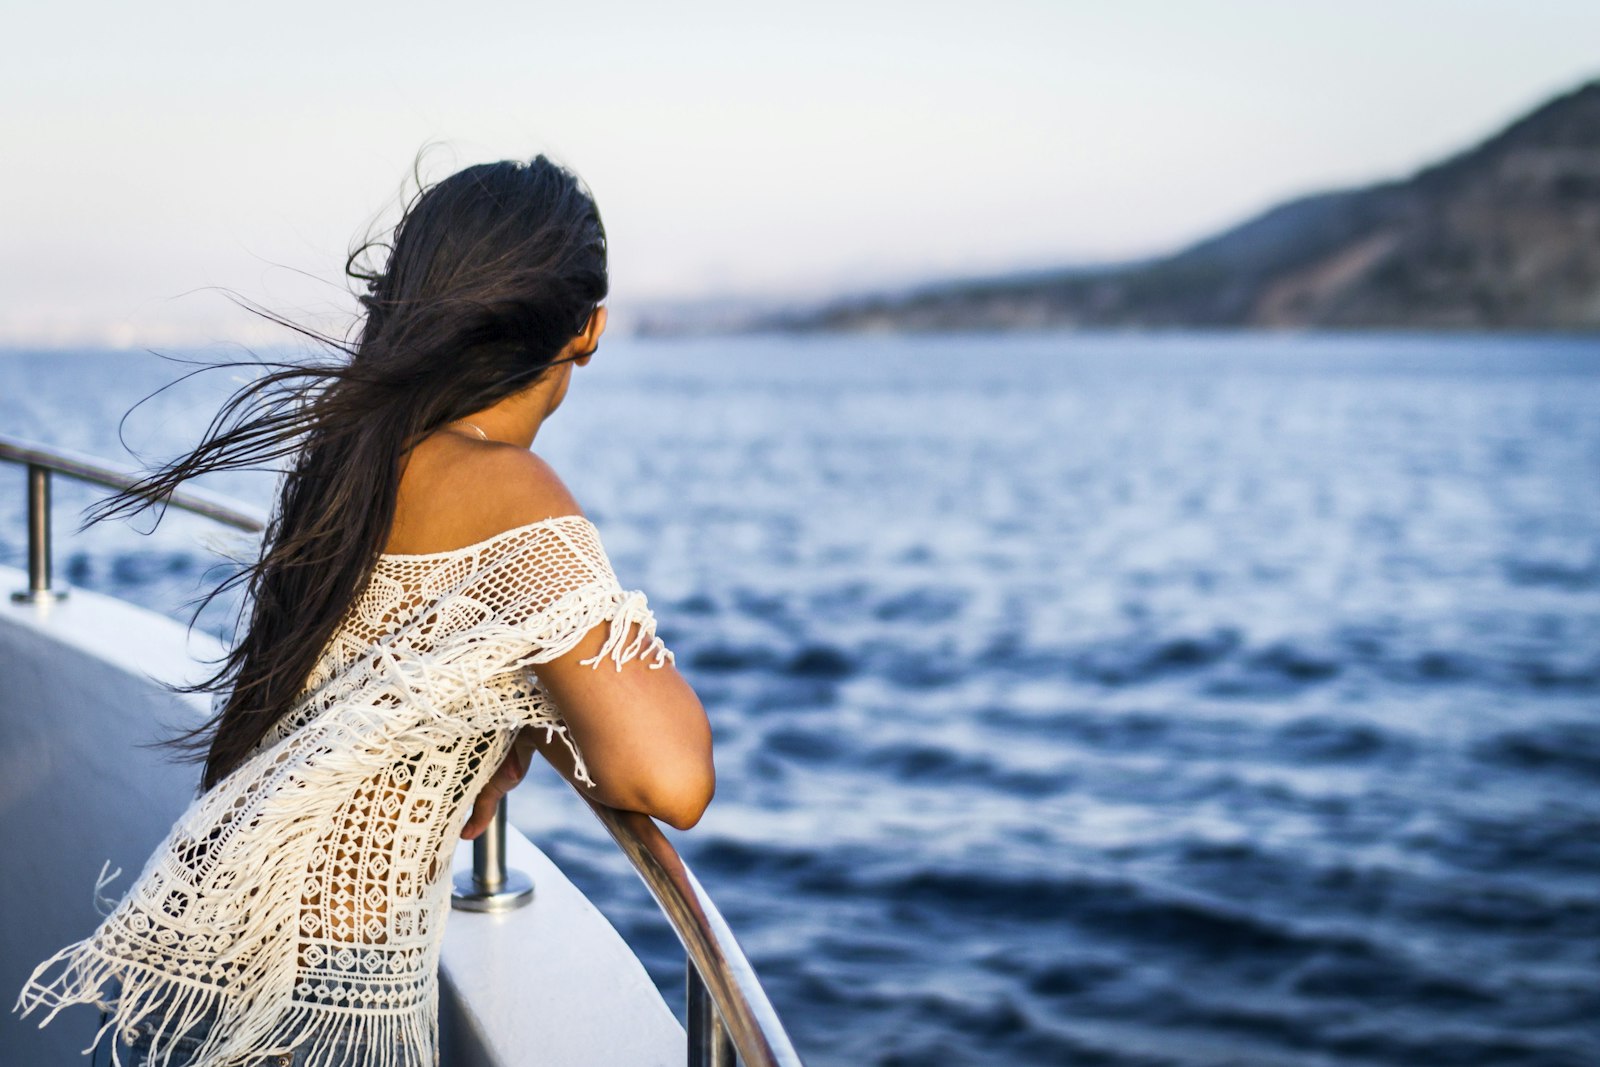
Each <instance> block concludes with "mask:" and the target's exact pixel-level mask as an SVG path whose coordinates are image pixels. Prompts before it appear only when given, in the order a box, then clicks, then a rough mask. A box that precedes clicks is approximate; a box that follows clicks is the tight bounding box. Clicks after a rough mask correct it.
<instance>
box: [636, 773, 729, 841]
mask: <svg viewBox="0 0 1600 1067" xmlns="http://www.w3.org/2000/svg"><path fill="white" fill-rule="evenodd" d="M716 792H717V775H716V770H715V769H714V768H713V767H712V766H711V764H710V763H709V762H707V763H706V765H705V766H704V767H703V768H701V769H698V770H697V771H696V772H695V773H693V774H685V775H681V776H678V777H676V778H675V779H674V780H673V781H672V782H670V783H662V784H660V785H658V786H657V788H656V789H655V790H654V795H653V796H652V797H651V802H650V804H649V814H650V815H652V816H654V817H655V818H657V819H660V820H661V821H662V822H664V823H666V824H667V825H668V826H670V827H672V828H673V829H674V830H687V829H689V828H690V827H692V826H694V824H695V823H697V822H699V821H700V817H701V816H702V815H704V814H705V811H706V808H708V807H710V806H711V798H712V797H713V796H715V795H716Z"/></svg>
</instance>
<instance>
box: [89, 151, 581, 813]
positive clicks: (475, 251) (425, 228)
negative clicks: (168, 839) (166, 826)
mask: <svg viewBox="0 0 1600 1067" xmlns="http://www.w3.org/2000/svg"><path fill="white" fill-rule="evenodd" d="M381 247H382V246H381V245H379V244H378V242H375V241H371V240H369V241H367V242H365V243H363V244H362V245H361V246H360V247H358V248H357V249H355V250H354V251H352V252H351V254H350V258H349V260H347V262H346V264H345V270H346V272H347V273H348V274H349V275H350V276H351V277H353V278H356V279H359V280H361V281H363V282H365V283H366V288H367V290H368V291H367V294H366V295H364V296H362V297H361V298H360V300H361V304H362V306H363V307H364V309H365V317H364V320H363V321H361V323H360V326H359V329H358V330H355V331H353V333H354V336H355V340H354V341H350V342H346V341H339V340H335V339H333V338H331V337H328V336H327V335H325V334H323V333H320V332H317V331H315V330H311V329H309V328H307V327H303V326H299V325H297V324H295V323H293V322H291V321H289V320H287V319H285V318H283V317H281V316H277V315H275V314H272V313H270V312H264V313H265V314H267V316H268V317H269V318H271V319H273V321H275V322H278V323H279V324H281V325H283V326H286V327H288V328H290V329H292V330H295V331H297V332H298V333H300V334H302V335H303V336H306V337H309V338H311V339H312V340H313V341H315V342H318V343H319V345H321V346H325V347H326V350H327V351H328V353H329V358H321V359H316V360H311V361H266V360H262V361H251V362H249V363H247V364H245V365H246V366H250V367H254V368H256V369H258V370H260V371H262V373H260V374H258V375H257V376H256V377H254V378H253V379H252V380H250V381H249V382H247V384H245V385H244V386H242V387H241V388H239V389H238V390H237V391H236V392H234V393H233V395H232V396H230V397H229V398H228V400H227V401H226V402H225V403H224V404H223V406H222V409H221V410H220V411H219V412H218V414H217V416H216V417H215V418H214V419H213V420H212V422H211V424H210V426H209V427H208V428H207V430H206V433H205V436H204V439H203V440H202V441H201V442H200V443H199V444H198V445H196V446H195V448H194V449H193V450H192V451H190V452H189V453H187V454H186V455H183V456H181V457H179V458H178V459H175V460H173V461H172V462H170V463H167V464H166V465H164V466H162V467H160V468H158V469H156V470H155V471H154V472H153V473H151V474H149V475H148V476H147V477H145V478H144V479H143V480H141V481H140V482H138V483H137V484H136V485H134V486H132V487H131V488H129V489H128V490H127V491H125V492H122V493H119V494H117V495H116V496H113V497H111V498H108V499H107V500H104V501H102V502H101V503H100V504H99V505H97V506H96V507H95V508H93V509H91V511H90V513H89V516H88V522H90V523H93V522H99V521H102V520H104V519H107V518H111V517H113V516H128V515H133V514H137V513H139V512H141V511H143V510H145V509H147V508H150V507H152V506H154V505H156V504H158V503H159V502H161V501H162V500H164V499H165V498H166V497H167V495H168V494H170V493H171V492H172V490H174V489H175V488H177V487H178V486H179V485H181V484H182V483H183V482H185V481H187V480H188V479H190V478H193V477H195V476H196V475H201V474H206V473H209V472H213V471H221V470H240V469H263V468H266V469H274V470H280V471H281V473H282V482H281V487H280V490H279V493H278V497H277V500H276V502H275V506H274V508H273V511H272V515H271V518H270V520H269V522H268V525H267V529H266V532H265V534H264V535H263V539H262V547H261V553H260V556H259V557H258V558H257V559H256V561H255V562H254V563H252V564H250V565H248V566H246V567H244V568H242V569H241V570H239V571H237V572H236V573H234V574H233V575H231V576H230V577H229V578H228V579H226V580H225V581H223V582H222V583H221V584H220V585H218V586H217V587H216V588H215V589H213V590H212V591H211V593H210V594H209V595H208V596H206V597H205V598H204V600H203V601H202V603H201V608H202V609H203V608H204V607H205V604H206V603H209V602H210V601H211V600H212V599H213V598H215V597H216V596H217V595H218V594H220V593H221V592H222V591H223V590H224V589H226V588H231V587H234V586H237V585H240V584H243V585H244V587H245V590H246V594H247V595H246V598H245V601H244V606H243V607H241V614H240V619H241V621H242V620H244V619H245V618H246V617H248V620H249V621H248V624H247V625H246V626H245V627H244V628H243V632H242V636H240V637H239V639H238V640H237V641H236V642H235V643H234V645H233V647H232V648H231V650H230V651H229V652H228V654H227V655H226V657H225V658H224V659H223V660H221V661H220V662H221V667H220V669H219V670H217V672H216V673H215V674H213V675H212V676H210V677H209V678H207V679H205V680H204V681H201V682H199V683H196V684H194V685H191V686H184V687H175V688H179V689H180V691H187V692H224V691H226V692H227V699H226V701H225V702H224V703H223V705H222V707H221V708H220V710H218V712H217V714H216V715H215V716H214V717H212V718H211V719H210V720H208V721H207V722H205V723H203V724H201V725H200V726H198V727H196V728H194V729H193V730H189V731H187V732H185V733H183V734H181V735H180V736H178V737H175V738H172V739H170V740H169V741H167V742H165V743H166V744H169V745H172V746H174V747H177V748H180V749H183V750H185V751H186V752H187V753H188V758H189V759H191V760H194V761H196V762H198V761H199V760H200V758H201V753H204V762H205V773H204V775H203V777H202V783H201V788H202V790H208V789H210V788H211V787H212V786H213V785H215V784H216V783H217V782H218V781H220V780H221V779H222V778H224V777H226V776H227V774H228V773H229V772H230V771H232V770H233V769H234V768H236V767H237V766H238V765H239V764H240V763H242V762H243V761H244V759H245V757H246V756H247V755H248V754H249V752H250V750H251V749H252V748H253V747H254V746H255V745H256V744H257V742H259V741H260V740H261V739H262V738H263V737H264V736H265V735H266V734H267V731H268V730H270V729H271V728H272V726H273V724H274V723H276V722H278V720H280V719H281V718H282V717H283V716H284V715H285V714H287V713H288V712H289V711H290V710H291V709H292V708H293V706H294V704H295V702H296V699H297V698H298V697H299V696H300V695H301V692H302V688H303V686H304V684H305V683H306V681H307V679H308V677H309V675H310V673H311V671H312V669H313V668H314V667H315V666H316V663H317V660H318V659H319V658H320V656H321V654H322V652H323V651H324V649H325V647H326V645H327V642H328V641H329V639H330V638H331V637H332V636H333V632H334V630H335V629H336V628H337V627H338V624H339V622H340V621H341V619H342V618H343V617H344V614H345V612H346V611H347V610H348V608H349V606H350V605H351V603H352V602H353V601H354V600H355V598H357V597H358V596H360V595H361V593H362V591H363V590H364V588H365V586H366V582H367V579H368V576H369V575H370V573H371V570H372V567H373V565H374V564H375V562H376V560H377V557H378V555H379V554H380V553H381V552H382V551H383V547H384V544H385V543H386V542H387V540H388V537H389V532H390V526H391V525H392V523H393V521H394V514H395V502H396V495H397V493H398V490H399V486H400V471H401V465H402V464H401V460H402V458H403V456H404V455H405V453H406V452H407V451H408V450H409V449H410V448H411V447H412V446H413V445H414V444H416V443H417V442H418V441H420V440H421V439H422V438H423V437H425V436H426V435H428V434H429V433H431V432H433V431H434V430H436V429H438V428H439V427H440V426H442V425H444V424H445V423H447V422H450V421H452V420H454V419H459V418H461V417H463V416H465V415H468V414H471V413H472V412H474V411H477V410H479V409H481V408H484V407H487V406H488V405H490V404H493V403H494V402H495V401H497V400H500V399H501V398H503V397H506V396H509V395H511V394H512V393H515V392H518V391H519V390H521V389H523V388H526V387H527V386H529V385H531V384H532V383H533V382H534V381H535V380H536V379H537V378H539V377H540V375H542V374H543V373H544V372H545V371H546V370H547V369H549V368H550V367H551V366H552V365H554V363H555V362H556V357H558V356H559V355H560V354H561V352H562V350H563V349H564V348H565V347H566V346H567V344H568V342H570V341H572V340H573V339H574V338H575V337H576V336H577V335H578V334H580V333H581V332H582V331H583V329H584V327H585V326H586V325H587V323H588V320H589V317H590V316H591V315H592V314H593V313H594V310H595V309H596V307H598V305H599V304H600V302H601V301H602V300H604V299H605V296H606V293H607V290H608V281H607V271H606V236H605V227H604V226H603V225H602V223H601V220H600V213H599V210H598V209H597V208H596V206H595V202H594V198H593V196H592V195H591V194H590V193H589V191H588V189H587V188H586V187H585V186H584V185H583V183H582V182H581V181H580V179H579V178H578V177H577V176H576V175H575V174H573V173H572V172H571V171H569V170H567V169H566V168H565V167H562V166H560V165H559V164H556V163H553V162H551V161H550V160H549V159H547V158H545V157H544V156H543V155H540V156H537V157H536V158H534V159H533V160H532V161H531V162H529V163H526V164H524V163H519V162H513V161H506V162H500V163H484V164H480V165H478V166H473V167H468V168H467V169H465V170H462V171H459V172H458V173H456V174H453V175H451V176H450V177H448V178H446V179H444V180H443V181H440V182H438V183H436V184H434V185H432V186H429V187H425V188H422V189H421V190H420V191H419V192H418V193H417V194H416V195H415V196H414V197H413V198H412V199H411V201H410V203H409V204H407V205H406V208H405V210H404V212H403V214H402V217H401V220H400V222H399V223H398V225H397V226H396V227H395V229H394V233H393V237H392V239H391V241H390V242H389V246H388V247H389V255H388V262H387V264H386V265H385V266H384V267H383V268H382V269H381V270H376V271H371V270H363V269H362V268H360V267H359V266H358V265H357V264H358V261H359V260H361V259H362V258H363V256H365V255H366V254H368V253H370V252H371V251H372V250H373V249H375V248H381ZM568 358H573V357H568ZM220 365H221V366H234V367H237V366H239V364H238V363H228V364H220ZM198 614H199V613H198V611H197V612H196V615H197V617H198Z"/></svg>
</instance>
